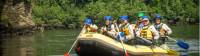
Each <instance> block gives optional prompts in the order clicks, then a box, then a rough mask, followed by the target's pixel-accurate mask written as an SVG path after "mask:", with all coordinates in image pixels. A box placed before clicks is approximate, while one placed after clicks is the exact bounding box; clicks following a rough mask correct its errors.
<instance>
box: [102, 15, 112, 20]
mask: <svg viewBox="0 0 200 56" xmlns="http://www.w3.org/2000/svg"><path fill="white" fill-rule="evenodd" d="M104 19H105V20H112V16H105V17H104Z"/></svg>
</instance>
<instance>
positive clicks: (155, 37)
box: [150, 26, 159, 40]
mask: <svg viewBox="0 0 200 56" xmlns="http://www.w3.org/2000/svg"><path fill="white" fill-rule="evenodd" d="M150 30H151V31H152V33H153V35H154V36H153V37H154V39H156V40H157V39H158V38H159V32H158V31H157V30H156V29H155V27H154V26H150Z"/></svg>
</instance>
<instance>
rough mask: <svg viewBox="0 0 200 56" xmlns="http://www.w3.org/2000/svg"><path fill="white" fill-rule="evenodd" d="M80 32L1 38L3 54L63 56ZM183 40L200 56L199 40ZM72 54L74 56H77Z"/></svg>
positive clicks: (192, 52)
mask: <svg viewBox="0 0 200 56" xmlns="http://www.w3.org/2000/svg"><path fill="white" fill-rule="evenodd" d="M79 32H80V29H68V30H66V29H56V30H45V31H44V32H36V33H34V34H26V35H22V36H1V37H2V38H1V54H2V56H63V54H64V53H65V52H66V51H67V50H68V49H70V47H71V45H72V44H73V42H74V41H75V39H76V37H77V36H78V34H79ZM175 39H179V38H175ZM183 40H184V41H185V42H187V43H189V45H190V48H189V52H188V53H189V55H190V56H198V54H199V40H198V39H193V38H190V39H183ZM167 43H169V46H170V48H172V49H174V50H177V51H180V52H181V50H183V49H181V48H180V47H178V46H177V45H176V43H175V42H173V41H169V42H167ZM72 53H73V54H72V56H77V55H76V54H75V53H74V52H72Z"/></svg>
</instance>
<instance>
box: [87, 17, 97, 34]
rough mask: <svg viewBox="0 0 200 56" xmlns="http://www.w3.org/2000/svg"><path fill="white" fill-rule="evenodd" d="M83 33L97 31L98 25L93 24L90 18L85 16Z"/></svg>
mask: <svg viewBox="0 0 200 56" xmlns="http://www.w3.org/2000/svg"><path fill="white" fill-rule="evenodd" d="M84 24H85V29H86V30H85V31H84V32H85V33H87V32H97V29H98V27H97V26H96V25H95V24H92V19H91V18H86V19H85V22H84Z"/></svg>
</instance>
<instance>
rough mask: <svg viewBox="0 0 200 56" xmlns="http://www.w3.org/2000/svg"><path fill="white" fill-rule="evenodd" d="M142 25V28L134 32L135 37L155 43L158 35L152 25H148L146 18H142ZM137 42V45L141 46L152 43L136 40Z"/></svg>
mask: <svg viewBox="0 0 200 56" xmlns="http://www.w3.org/2000/svg"><path fill="white" fill-rule="evenodd" d="M142 24H143V25H144V26H143V27H142V28H141V29H139V30H138V31H137V32H136V35H137V37H140V38H144V39H147V40H149V41H151V42H153V44H155V43H157V40H158V38H159V33H158V31H157V30H156V29H155V27H154V26H153V25H150V24H149V19H148V16H143V17H142ZM137 42H138V43H137V44H141V45H152V43H147V42H145V41H144V40H142V39H140V40H137Z"/></svg>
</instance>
